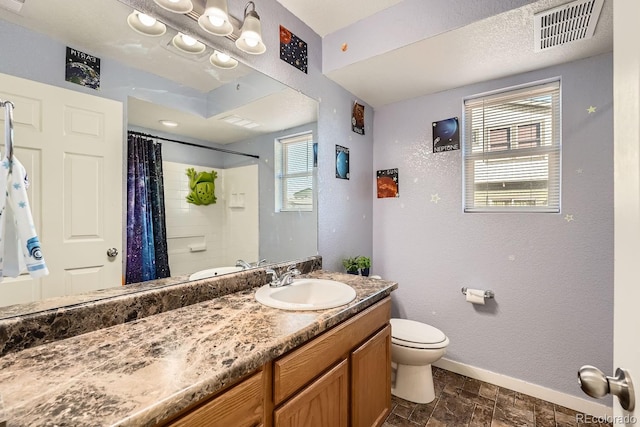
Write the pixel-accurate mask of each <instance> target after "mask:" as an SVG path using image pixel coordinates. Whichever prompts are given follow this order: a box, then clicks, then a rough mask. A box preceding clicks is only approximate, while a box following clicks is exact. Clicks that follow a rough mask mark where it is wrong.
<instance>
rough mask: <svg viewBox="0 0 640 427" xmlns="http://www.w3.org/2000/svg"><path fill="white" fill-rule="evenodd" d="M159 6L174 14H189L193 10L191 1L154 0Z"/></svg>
mask: <svg viewBox="0 0 640 427" xmlns="http://www.w3.org/2000/svg"><path fill="white" fill-rule="evenodd" d="M153 1H154V2H156V4H157V5H158V6H160V7H161V8H163V9H166V10H168V11H170V12H174V13H183V14H187V13H189V12H191V11H192V10H193V3H192V2H191V0H153Z"/></svg>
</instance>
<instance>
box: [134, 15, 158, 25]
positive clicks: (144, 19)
mask: <svg viewBox="0 0 640 427" xmlns="http://www.w3.org/2000/svg"><path fill="white" fill-rule="evenodd" d="M138 19H139V20H140V23H141V24H142V25H144V26H145V27H153V26H154V25H155V24H156V22H157V21H156V18H154V17H152V16H149V15H146V14H144V13H138Z"/></svg>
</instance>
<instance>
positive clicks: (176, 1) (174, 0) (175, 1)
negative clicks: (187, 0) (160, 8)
mask: <svg viewBox="0 0 640 427" xmlns="http://www.w3.org/2000/svg"><path fill="white" fill-rule="evenodd" d="M169 1H170V2H171V3H179V2H180V0H169Z"/></svg>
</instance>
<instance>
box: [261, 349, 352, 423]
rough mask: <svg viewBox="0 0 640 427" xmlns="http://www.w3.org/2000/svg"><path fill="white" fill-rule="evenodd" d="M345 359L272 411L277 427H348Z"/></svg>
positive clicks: (347, 374)
mask: <svg viewBox="0 0 640 427" xmlns="http://www.w3.org/2000/svg"><path fill="white" fill-rule="evenodd" d="M348 390H349V364H348V360H347V359H344V360H343V361H342V362H340V363H338V364H337V365H336V366H334V367H333V368H332V369H331V370H329V372H327V373H325V374H323V375H322V376H321V377H320V378H318V379H317V380H316V381H314V382H313V383H311V384H310V385H309V386H308V387H306V388H304V389H303V390H302V391H301V392H300V393H298V394H296V395H295V396H294V397H293V398H292V399H291V400H289V401H288V402H286V403H285V404H283V405H282V406H280V407H279V408H278V409H276V410H275V411H274V413H273V421H274V426H276V427H300V426H307V427H324V426H331V427H347V426H348V424H349V406H348V402H349V394H348V393H349V392H348Z"/></svg>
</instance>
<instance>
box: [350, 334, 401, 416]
mask: <svg viewBox="0 0 640 427" xmlns="http://www.w3.org/2000/svg"><path fill="white" fill-rule="evenodd" d="M390 411H391V325H387V326H385V327H384V329H382V330H381V331H380V332H378V333H377V334H375V335H374V336H373V337H371V338H370V339H368V340H367V341H366V342H365V343H364V344H362V345H361V346H360V347H358V348H357V349H356V350H354V351H353V352H352V353H351V426H352V427H371V426H380V425H382V424H383V423H384V420H385V419H386V418H387V415H388V414H389V412H390Z"/></svg>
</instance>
